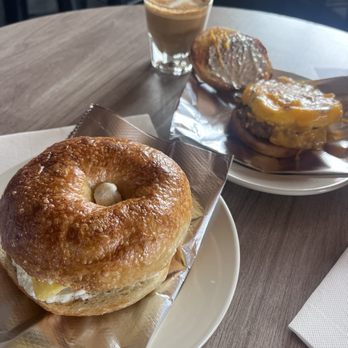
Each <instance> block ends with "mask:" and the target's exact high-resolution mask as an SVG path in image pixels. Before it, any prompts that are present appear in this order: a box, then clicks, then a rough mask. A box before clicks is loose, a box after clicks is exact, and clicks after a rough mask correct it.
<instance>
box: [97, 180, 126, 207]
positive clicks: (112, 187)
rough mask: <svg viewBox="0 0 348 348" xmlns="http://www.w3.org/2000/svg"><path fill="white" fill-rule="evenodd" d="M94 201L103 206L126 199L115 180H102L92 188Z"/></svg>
mask: <svg viewBox="0 0 348 348" xmlns="http://www.w3.org/2000/svg"><path fill="white" fill-rule="evenodd" d="M91 191H92V197H91V198H92V201H93V203H95V204H97V205H101V206H106V207H108V206H112V205H115V204H117V203H119V202H121V201H123V200H124V196H123V194H122V192H121V190H120V187H119V185H118V184H116V183H115V182H113V181H102V182H99V183H97V184H95V185H93V187H92V188H91Z"/></svg>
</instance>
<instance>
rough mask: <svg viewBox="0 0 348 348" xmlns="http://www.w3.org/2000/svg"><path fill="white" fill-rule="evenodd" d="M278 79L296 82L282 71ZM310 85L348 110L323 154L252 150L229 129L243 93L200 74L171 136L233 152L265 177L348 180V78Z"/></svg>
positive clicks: (177, 115)
mask: <svg viewBox="0 0 348 348" xmlns="http://www.w3.org/2000/svg"><path fill="white" fill-rule="evenodd" d="M274 75H275V76H277V75H283V76H289V77H292V78H294V77H295V78H296V75H294V74H291V73H286V72H280V71H275V72H274ZM299 78H300V77H298V76H297V79H299ZM302 79H305V78H302ZM308 82H310V83H312V84H313V85H315V86H317V87H318V88H319V89H320V90H322V91H323V92H332V93H334V94H335V95H336V98H337V99H339V100H340V101H341V102H342V104H343V109H344V116H343V121H342V122H341V123H339V124H335V125H333V126H332V127H330V131H329V139H330V141H329V142H328V143H327V144H326V145H325V146H324V148H323V149H322V150H320V151H303V152H301V153H300V154H299V155H298V156H297V157H293V158H285V159H276V158H272V157H268V156H264V155H262V154H259V153H258V152H256V151H254V150H252V149H250V148H249V147H247V146H246V145H244V144H243V143H242V142H241V141H240V140H239V139H238V138H237V137H235V136H234V135H233V134H232V132H231V131H230V129H229V127H230V118H231V113H232V111H233V110H234V109H235V108H236V106H237V105H238V103H239V101H240V95H238V93H234V94H233V93H231V92H230V93H226V92H218V91H216V90H215V89H214V88H213V87H211V86H209V85H208V84H206V83H204V82H202V81H200V80H199V78H197V77H196V76H195V75H191V77H190V78H189V80H188V82H187V84H186V86H185V88H184V91H183V93H182V95H181V98H180V100H179V104H178V107H177V110H176V111H175V113H174V116H173V119H172V124H171V129H170V133H171V138H186V139H191V140H193V141H194V142H196V143H199V144H200V145H202V146H204V147H206V148H209V149H212V150H215V151H217V152H219V153H225V154H233V155H234V160H235V161H236V162H238V163H239V164H241V165H244V166H246V167H249V168H252V169H255V170H258V171H261V172H265V173H274V174H297V175H298V174H308V175H335V176H347V175H348V76H343V77H337V78H331V79H325V80H317V81H308Z"/></svg>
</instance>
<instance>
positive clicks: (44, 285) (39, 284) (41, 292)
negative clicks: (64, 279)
mask: <svg viewBox="0 0 348 348" xmlns="http://www.w3.org/2000/svg"><path fill="white" fill-rule="evenodd" d="M32 282H33V290H34V293H35V296H36V298H38V299H39V300H40V301H46V300H47V299H48V298H50V297H52V296H55V295H57V294H58V293H60V292H61V291H62V290H63V289H65V286H63V285H59V284H56V283H48V282H44V281H40V280H37V279H35V278H32Z"/></svg>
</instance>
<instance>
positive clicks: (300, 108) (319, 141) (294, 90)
mask: <svg viewBox="0 0 348 348" xmlns="http://www.w3.org/2000/svg"><path fill="white" fill-rule="evenodd" d="M342 115H343V109H342V104H341V102H340V101H338V100H337V99H335V95H334V94H332V93H323V92H321V91H320V90H319V89H317V88H315V87H313V86H312V85H310V84H309V83H306V82H303V81H301V82H298V81H294V80H293V79H291V78H288V77H279V78H277V79H271V80H260V81H257V82H255V83H250V84H249V85H248V86H247V87H246V88H245V89H244V91H243V94H242V105H241V106H239V107H237V108H236V109H235V110H234V111H233V112H232V117H231V125H230V128H231V132H232V133H233V134H235V135H237V137H238V138H239V139H240V140H241V141H242V142H243V143H245V144H246V145H247V146H249V147H250V148H252V149H254V150H255V151H257V152H259V153H261V154H264V155H266V156H271V157H276V158H286V157H292V156H295V155H296V154H297V153H298V152H299V151H302V150H318V149H320V148H321V147H322V146H323V145H324V144H325V143H326V142H327V132H328V127H329V126H330V125H331V124H333V123H335V122H339V121H340V120H341V118H342Z"/></svg>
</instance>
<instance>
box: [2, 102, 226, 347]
mask: <svg viewBox="0 0 348 348" xmlns="http://www.w3.org/2000/svg"><path fill="white" fill-rule="evenodd" d="M81 135H87V136H118V137H123V138H127V139H130V140H133V141H137V142H140V143H144V144H147V145H149V146H152V147H154V148H157V149H159V150H161V151H162V152H164V153H166V154H167V155H169V156H170V157H172V158H173V159H174V160H175V161H176V162H177V163H178V164H179V165H180V166H181V168H182V169H183V170H184V171H185V173H186V175H187V177H188V179H189V181H190V186H191V191H192V194H193V198H194V211H193V217H192V221H191V225H190V228H189V231H188V233H187V236H186V239H185V241H184V243H183V245H182V246H181V247H180V248H179V249H178V250H177V253H176V255H175V256H174V258H173V260H172V263H171V266H170V271H169V274H168V277H167V279H166V280H165V281H164V283H162V285H161V286H160V287H159V288H158V289H156V290H155V291H153V292H152V293H151V294H149V295H148V296H146V297H145V298H143V299H142V300H141V301H139V302H137V303H136V304H134V305H132V306H130V307H127V308H125V309H123V310H120V311H116V312H113V313H110V314H106V315H103V316H93V317H64V316H58V315H53V314H50V313H48V312H46V311H44V310H43V309H41V308H40V307H39V306H37V305H36V304H35V303H34V302H32V301H31V300H30V299H29V298H27V297H26V296H25V295H24V294H23V293H21V291H20V290H19V289H17V287H16V286H15V285H14V284H13V282H12V281H11V280H10V279H9V277H8V276H7V274H6V272H5V271H4V270H3V269H2V268H0V309H1V310H0V347H87V348H88V347H91V348H92V347H100V348H104V347H105V348H108V347H113V348H114V347H120V348H122V347H130V348H131V347H134V348H135V347H146V346H147V345H148V343H149V340H150V339H151V338H153V334H154V333H155V332H156V331H157V330H158V329H159V328H160V324H161V323H162V322H163V320H164V318H165V316H166V314H167V313H168V311H169V309H170V307H171V306H172V304H173V302H174V300H175V298H176V296H177V294H178V293H179V291H180V288H181V287H182V286H183V284H184V283H185V279H186V277H187V275H188V273H189V271H190V269H191V267H192V264H193V262H194V259H195V257H196V255H197V253H198V250H199V247H200V244H201V242H202V239H203V236H204V233H205V230H206V227H207V225H208V222H209V220H210V218H211V216H212V213H213V211H214V207H215V205H216V203H217V201H218V199H219V197H220V193H221V191H222V188H223V186H224V183H225V180H226V177H227V173H228V169H229V167H230V163H231V160H232V157H231V156H229V155H227V156H226V155H222V154H217V153H214V152H210V151H207V150H203V149H201V148H199V147H195V146H191V145H189V144H185V143H183V142H181V141H177V140H175V141H166V140H161V139H158V138H155V137H153V136H150V135H148V134H146V133H144V132H143V131H141V130H139V129H138V128H136V127H134V126H133V125H131V124H130V123H129V122H127V121H126V120H125V119H123V118H121V117H119V116H117V115H115V114H114V113H113V112H112V111H110V110H107V109H104V108H102V107H100V106H95V105H93V106H91V108H90V109H88V110H87V111H86V113H85V114H84V115H83V116H82V118H81V121H80V123H79V124H78V126H77V127H76V128H75V130H74V131H73V133H72V134H71V136H81ZM207 182H209V185H207V184H206V183H207ZM0 250H1V249H0ZM0 257H4V255H3V254H1V253H0Z"/></svg>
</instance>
